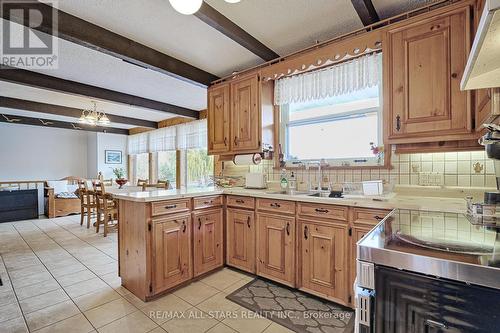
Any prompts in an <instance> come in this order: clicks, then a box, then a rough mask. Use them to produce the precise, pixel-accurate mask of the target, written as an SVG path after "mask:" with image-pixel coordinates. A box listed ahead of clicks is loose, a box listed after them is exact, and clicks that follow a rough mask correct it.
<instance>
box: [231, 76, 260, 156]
mask: <svg viewBox="0 0 500 333" xmlns="http://www.w3.org/2000/svg"><path fill="white" fill-rule="evenodd" d="M231 100H232V109H231V133H232V141H231V150H232V152H240V151H255V152H257V151H259V150H260V140H261V131H262V128H261V121H260V119H261V115H260V101H259V78H258V76H257V75H253V76H251V77H248V78H242V79H240V80H237V81H235V82H234V83H231Z"/></svg>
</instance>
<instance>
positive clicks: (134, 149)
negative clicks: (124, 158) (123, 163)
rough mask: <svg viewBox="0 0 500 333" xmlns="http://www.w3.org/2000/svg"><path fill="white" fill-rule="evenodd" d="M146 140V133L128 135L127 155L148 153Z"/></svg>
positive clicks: (147, 135) (147, 136)
mask: <svg viewBox="0 0 500 333" xmlns="http://www.w3.org/2000/svg"><path fill="white" fill-rule="evenodd" d="M148 138H149V134H148V133H140V134H134V135H129V136H128V138H127V141H128V142H127V146H128V154H129V155H137V154H142V153H147V152H148V151H149V147H148Z"/></svg>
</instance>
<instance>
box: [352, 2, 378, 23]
mask: <svg viewBox="0 0 500 333" xmlns="http://www.w3.org/2000/svg"><path fill="white" fill-rule="evenodd" d="M351 3H352V6H353V7H354V9H355V10H356V13H358V16H359V18H360V19H361V22H363V25H364V26H365V27H366V26H368V25H371V24H374V23H377V22H378V21H380V17H379V16H378V14H377V11H376V10H375V7H374V6H373V3H372V1H371V0H351Z"/></svg>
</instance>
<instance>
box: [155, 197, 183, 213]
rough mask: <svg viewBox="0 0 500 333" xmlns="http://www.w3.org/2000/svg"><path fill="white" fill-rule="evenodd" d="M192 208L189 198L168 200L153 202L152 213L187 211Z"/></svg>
mask: <svg viewBox="0 0 500 333" xmlns="http://www.w3.org/2000/svg"><path fill="white" fill-rule="evenodd" d="M189 209H190V204H189V199H181V200H167V201H158V202H153V203H151V215H152V216H158V215H163V214H171V213H179V212H187V211H189Z"/></svg>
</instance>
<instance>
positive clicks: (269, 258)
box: [257, 212, 296, 287]
mask: <svg viewBox="0 0 500 333" xmlns="http://www.w3.org/2000/svg"><path fill="white" fill-rule="evenodd" d="M257 244H258V245H257V249H258V251H257V253H258V254H257V275H260V276H263V277H266V278H269V279H271V280H275V281H278V282H281V283H283V284H286V285H289V286H292V287H294V286H295V247H296V245H295V217H293V216H285V215H277V214H269V213H262V212H258V213H257Z"/></svg>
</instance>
